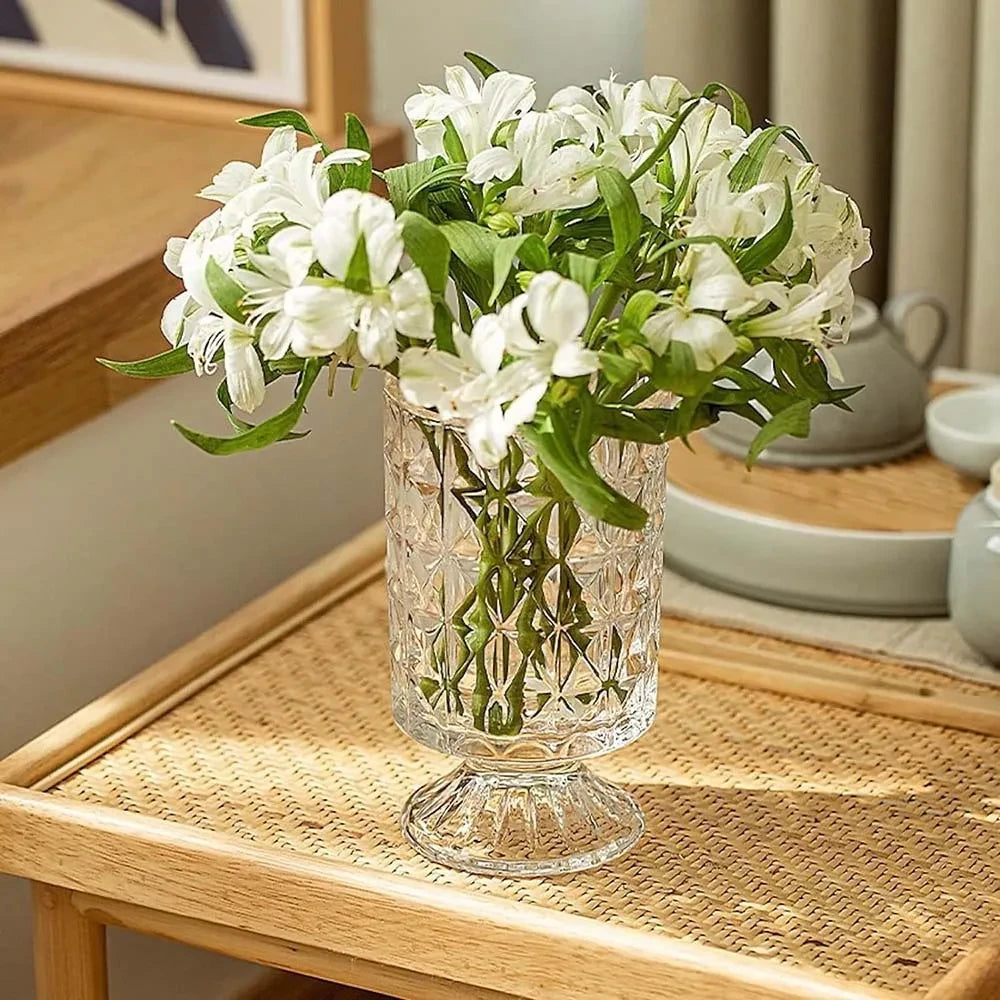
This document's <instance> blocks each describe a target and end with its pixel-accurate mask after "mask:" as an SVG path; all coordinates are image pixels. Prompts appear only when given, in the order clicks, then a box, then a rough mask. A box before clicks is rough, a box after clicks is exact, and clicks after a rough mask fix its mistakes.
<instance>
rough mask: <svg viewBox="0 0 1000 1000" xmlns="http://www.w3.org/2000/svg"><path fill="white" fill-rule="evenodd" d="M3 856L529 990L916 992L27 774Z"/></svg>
mask: <svg viewBox="0 0 1000 1000" xmlns="http://www.w3.org/2000/svg"><path fill="white" fill-rule="evenodd" d="M402 849H404V848H402V847H401V850H402ZM0 865H2V867H3V870H4V871H5V872H7V873H8V874H11V875H15V876H19V877H22V878H27V879H31V880H33V881H36V882H43V883H46V884H48V885H55V886H61V887H62V888H65V889H69V890H71V891H74V892H78V893H84V894H87V895H90V896H98V897H102V898H104V899H111V900H115V901H119V902H121V903H126V904H130V905H132V906H139V907H144V908H146V909H149V910H154V911H157V912H159V913H163V914H170V915H173V916H177V917H181V918H187V919H188V920H193V921H200V922H203V923H205V924H215V925H219V924H221V925H224V926H227V927H235V928H238V929H239V930H241V931H243V932H246V933H247V934H249V935H253V936H255V937H261V936H262V937H265V938H272V939H277V940H279V941H283V942H286V943H288V944H291V945H294V946H296V947H298V946H307V947H308V948H312V949H320V950H321V951H330V950H334V951H336V952H337V953H339V954H341V955H345V956H348V957H353V958H356V959H363V960H365V961H367V962H372V963H375V964H376V965H384V966H389V967H393V968H401V969H403V970H405V971H407V972H408V973H411V974H414V975H419V976H428V975H429V976H434V977H437V978H439V979H444V980H447V981H453V982H456V983H463V984H467V985H471V986H474V987H478V988H480V989H491V990H497V989H499V990H500V991H502V992H506V993H509V994H510V995H512V996H516V997H524V998H528V1000H578V997H579V995H580V992H579V990H580V978H581V975H583V976H585V977H586V981H587V988H588V993H587V995H588V996H591V997H593V998H594V1000H619V998H624V997H633V996H656V993H655V992H653V990H655V989H656V984H663V986H664V988H665V989H664V993H663V994H662V995H663V996H678V997H680V996H725V997H727V1000H902V998H901V997H900V994H899V993H897V992H888V991H884V990H875V989H871V988H866V987H863V986H860V985H855V984H851V983H847V982H844V981H842V980H839V979H833V978H830V977H827V976H824V975H821V974H819V973H812V972H809V971H806V970H800V969H795V968H792V967H789V966H782V965H777V964H775V963H772V962H768V961H765V960H763V959H758V958H751V957H746V956H741V955H733V954H730V953H728V952H726V951H723V950H721V949H716V948H711V947H706V946H702V945H696V944H691V943H688V942H685V941H678V940H673V939H670V938H666V937H664V936H662V935H654V934H648V933H643V932H641V931H638V930H634V929H631V928H626V927H621V926H617V925H614V924H609V923H607V922H604V921H598V920H595V919H590V918H585V917H580V916H576V915H571V914H565V913H561V912H558V911H553V910H549V909H546V908H543V907H538V906H532V905H529V904H525V903H520V902H513V901H509V900H504V899H499V898H496V897H492V896H488V895H482V894H477V893H475V892H474V891H470V890H466V889H458V888H453V887H450V886H440V885H434V884H431V883H427V882H423V881H419V880H416V879H412V878H406V877H402V876H397V875H392V874H390V873H386V872H380V871H376V870H372V869H366V868H360V867H357V866H352V865H349V864H345V863H341V862H334V861H326V860H322V859H318V858H313V857H309V856H303V855H293V854H289V853H288V852H283V851H280V850H277V849H274V848H264V847H259V846H256V845H254V844H252V843H248V842H245V841H242V840H239V839H237V838H235V837H229V836H223V835H218V834H212V833H207V832H205V831H201V830H197V829H193V828H190V827H186V826H182V825H180V824H175V823H168V822H165V821H162V820H155V819H149V818H146V817H142V816H135V815H133V814H127V813H122V812H121V811H119V810H115V809H109V808H107V807H104V806H93V805H86V804H81V803H78V802H72V801H67V800H61V799H54V798H52V797H51V796H48V795H45V794H42V793H39V792H34V791H30V790H26V789H22V788H14V787H12V786H6V787H2V786H0ZM262 900H266V901H267V905H262ZM441 942H446V946H443V947H442V946H439V944H440V943H441ZM192 943H198V942H192ZM431 943H433V944H431ZM209 946H211V945H210V944H209ZM581 970H585V971H584V972H581ZM88 1000H89V998H88Z"/></svg>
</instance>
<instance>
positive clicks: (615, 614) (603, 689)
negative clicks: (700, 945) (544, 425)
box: [384, 380, 667, 875]
mask: <svg viewBox="0 0 1000 1000" xmlns="http://www.w3.org/2000/svg"><path fill="white" fill-rule="evenodd" d="M384 432H385V507H386V525H387V538H388V545H387V569H386V576H387V581H388V593H389V641H390V650H391V663H392V706H393V714H394V717H395V720H396V722H397V724H398V725H399V726H400V727H401V728H402V729H403V731H404V732H406V733H407V734H408V735H410V736H411V737H412V738H413V739H415V740H417V741H419V742H420V743H423V744H425V745H426V746H429V747H432V748H433V749H435V750H438V751H440V752H441V753H444V754H449V755H451V756H454V757H457V758H459V759H460V760H461V763H460V764H459V766H458V767H457V768H456V769H455V770H454V771H452V772H451V773H450V774H448V775H446V776H445V777H443V778H440V779H438V780H436V781H431V782H428V783H427V784H425V785H423V786H421V787H420V788H418V789H417V790H416V791H415V792H414V793H413V795H412V796H411V797H410V799H409V801H408V802H407V804H406V807H405V810H404V813H403V832H404V835H405V836H406V838H407V840H408V841H409V842H410V843H411V844H412V845H413V846H414V847H416V849H417V850H418V851H420V852H421V853H422V854H423V855H425V856H426V857H428V858H431V859H432V860H434V861H436V862H439V863H441V864H444V865H449V866H451V867H453V868H459V869H462V870H464V871H469V872H478V873H487V874H505V875H546V874H558V873H564V872H571V871H577V870H580V869H584V868H590V867H593V866H595V865H598V864H601V863H603V862H605V861H608V860H610V859H611V858H614V857H617V856H618V855H620V854H622V853H623V852H624V851H626V850H627V849H628V848H629V847H631V846H632V844H634V843H635V841H636V840H637V839H638V838H639V836H640V835H641V833H642V829H643V820H642V812H641V811H640V809H639V806H638V805H637V804H636V802H635V800H634V799H633V798H632V796H631V795H629V793H628V792H627V791H625V790H624V789H621V788H619V787H617V786H615V785H613V784H611V783H609V782H607V781H605V780H604V779H602V778H600V777H598V776H597V775H595V774H594V773H593V772H592V771H591V770H590V769H588V768H587V767H586V766H585V765H584V763H583V762H584V761H585V760H586V759H587V758H590V757H595V756H598V755H601V754H606V753H609V752H611V751H612V750H616V749H617V748H619V747H622V746H624V745H625V744H627V743H629V742H631V741H632V740H634V739H636V738H637V737H639V736H641V735H642V734H643V733H644V732H645V731H646V730H647V729H648V728H649V726H650V724H651V723H652V720H653V715H654V712H655V709H656V679H657V647H658V644H659V622H660V610H659V595H660V580H661V572H662V550H661V547H660V536H661V529H662V525H663V505H664V499H665V491H666V477H665V472H666V458H667V448H666V446H651V445H639V444H635V443H632V442H620V441H616V440H602V441H600V442H599V443H598V444H597V445H596V446H595V448H594V451H593V453H592V459H593V461H594V464H595V466H596V467H597V469H598V471H599V472H600V473H601V474H602V475H603V476H604V477H605V478H606V479H607V480H608V481H609V482H610V483H611V484H612V485H613V486H614V487H615V488H616V489H618V490H619V491H621V492H622V493H624V494H625V495H626V496H628V497H629V498H630V499H633V500H635V501H637V502H638V503H639V504H641V505H642V506H643V507H644V508H645V509H646V510H647V511H649V512H650V517H649V521H648V523H647V524H646V526H645V528H644V529H643V530H642V531H640V532H632V531H627V530H624V529H620V528H615V527H612V526H610V525H607V524H605V523H602V522H599V521H596V520H595V519H593V518H592V517H590V516H589V515H588V514H586V513H584V512H582V511H581V510H579V509H578V507H577V506H576V505H575V503H574V502H573V501H572V500H571V498H570V497H569V496H568V495H567V494H566V493H565V492H564V491H563V490H562V488H561V487H560V486H559V484H558V482H556V481H554V480H553V479H552V477H550V476H549V475H548V474H547V473H546V472H545V471H544V470H540V469H539V467H538V465H537V464H536V462H535V461H534V457H533V454H532V451H531V449H530V448H529V447H528V445H527V444H526V443H525V442H523V441H520V440H516V439H515V440H512V441H511V442H510V450H509V454H508V456H507V457H506V458H505V459H504V460H503V461H502V462H501V463H500V465H499V466H498V467H497V468H493V469H485V468H482V467H481V466H479V465H478V464H477V463H476V461H475V459H474V458H473V456H472V453H471V451H470V449H469V447H468V442H467V439H466V436H465V432H464V428H463V427H462V425H461V424H460V423H454V422H452V423H448V422H444V421H442V420H441V418H440V417H438V416H437V415H436V414H434V413H432V412H429V411H427V410H422V409H419V408H417V407H413V406H411V405H409V404H408V403H407V402H406V401H405V400H403V399H402V398H401V396H400V395H399V392H398V389H397V386H396V383H395V381H394V380H390V381H388V382H387V386H386V391H385V411H384Z"/></svg>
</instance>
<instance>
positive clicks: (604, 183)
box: [597, 167, 642, 258]
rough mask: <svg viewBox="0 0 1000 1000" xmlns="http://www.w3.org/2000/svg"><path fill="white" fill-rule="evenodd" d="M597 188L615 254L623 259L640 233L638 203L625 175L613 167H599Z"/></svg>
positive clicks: (640, 221)
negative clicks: (609, 227) (606, 211)
mask: <svg viewBox="0 0 1000 1000" xmlns="http://www.w3.org/2000/svg"><path fill="white" fill-rule="evenodd" d="M597 188H598V190H599V191H600V192H601V197H602V198H603V199H604V204H605V205H607V208H608V216H609V217H610V219H611V232H612V234H613V235H614V240H615V254H616V256H618V257H619V258H621V257H624V256H625V254H627V253H628V251H629V250H631V249H632V246H633V245H634V244H635V241H636V240H637V239H639V234H640V233H641V232H642V213H641V212H640V211H639V202H638V201H637V200H636V197H635V192H634V191H633V190H632V185H631V184H629V182H628V180H627V179H626V177H625V175H624V174H623V173H622V172H621V171H620V170H616V169H615V168H614V167H601V168H600V169H599V170H598V171H597Z"/></svg>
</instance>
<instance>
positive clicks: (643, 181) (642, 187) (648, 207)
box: [600, 140, 666, 226]
mask: <svg viewBox="0 0 1000 1000" xmlns="http://www.w3.org/2000/svg"><path fill="white" fill-rule="evenodd" d="M644 156H645V153H644V152H643V151H642V150H641V149H640V151H639V152H637V153H635V154H634V155H630V154H629V152H628V150H627V149H626V148H625V147H624V146H623V145H622V144H621V143H620V142H618V141H616V140H615V141H612V142H609V143H608V144H607V145H606V146H605V147H604V150H603V152H602V153H601V155H600V165H601V166H603V167H615V168H616V169H618V170H620V171H621V172H622V174H624V175H625V176H626V177H629V176H630V175H631V174H632V172H633V171H634V170H635V168H636V167H637V166H638V165H639V164H640V163H641V162H642V160H643V158H644ZM632 190H633V191H634V192H635V197H636V201H638V202H639V211H640V212H642V214H643V215H645V216H646V218H647V219H649V221H650V222H652V223H653V225H654V226H658V225H659V224H660V222H661V221H662V220H663V195H664V193H665V191H666V188H664V187H663V185H662V184H660V183H659V182H658V181H657V179H656V175H655V173H654V171H652V170H647V171H646V172H645V173H644V174H643V175H642V176H641V177H640V178H639V179H638V180H635V181H633V182H632Z"/></svg>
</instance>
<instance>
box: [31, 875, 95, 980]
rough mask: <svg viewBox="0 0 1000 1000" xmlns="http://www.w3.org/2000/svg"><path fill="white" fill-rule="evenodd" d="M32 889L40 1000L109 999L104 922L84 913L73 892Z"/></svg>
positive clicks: (41, 887) (45, 887) (46, 887)
mask: <svg viewBox="0 0 1000 1000" xmlns="http://www.w3.org/2000/svg"><path fill="white" fill-rule="evenodd" d="M31 888H32V896H33V908H34V918H35V996H36V998H37V1000H108V963H107V952H106V948H105V940H104V936H105V935H104V926H103V925H102V924H98V923H94V922H93V921H92V920H88V919H87V918H86V917H83V916H81V915H80V914H79V913H78V912H77V911H76V910H75V909H74V908H73V906H72V904H71V903H70V894H69V891H68V890H66V889H59V888H56V887H55V886H51V885H43V884H42V883H39V882H35V883H33V885H32V887H31Z"/></svg>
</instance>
